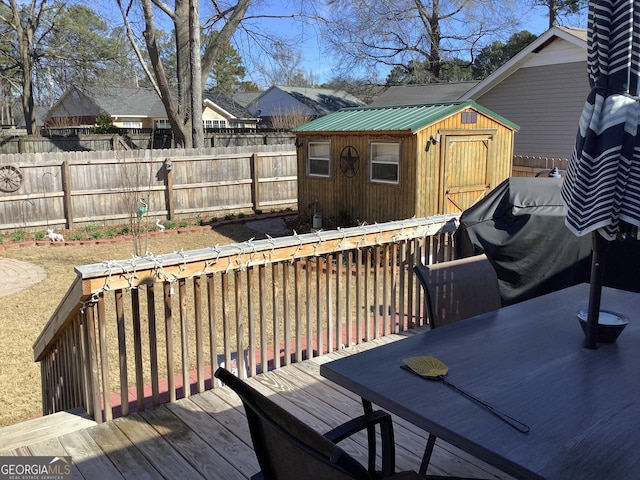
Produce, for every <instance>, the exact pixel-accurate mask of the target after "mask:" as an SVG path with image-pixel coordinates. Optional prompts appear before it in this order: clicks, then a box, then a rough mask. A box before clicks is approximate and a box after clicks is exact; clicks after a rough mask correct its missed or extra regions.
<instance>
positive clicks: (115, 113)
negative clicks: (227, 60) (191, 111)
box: [47, 86, 254, 119]
mask: <svg viewBox="0 0 640 480" xmlns="http://www.w3.org/2000/svg"><path fill="white" fill-rule="evenodd" d="M207 100H208V101H209V102H210V103H211V105H210V106H211V107H212V108H214V109H217V110H219V111H222V112H225V113H226V116H228V117H229V118H239V119H249V118H254V117H253V115H251V113H250V112H249V110H247V109H246V108H244V107H243V106H242V105H240V104H238V103H237V102H234V101H233V100H231V99H230V98H229V97H227V96H226V95H223V94H221V93H205V94H203V101H207ZM103 111H104V112H106V113H108V114H109V115H111V116H112V117H120V118H122V117H136V118H139V117H144V118H166V117H167V113H166V111H165V108H164V105H163V103H162V101H161V100H160V97H159V96H158V94H157V93H156V91H155V90H153V89H149V88H127V87H102V86H97V87H96V86H92V87H83V88H79V87H72V88H70V89H69V90H67V91H66V92H65V93H64V95H63V96H62V97H61V98H60V100H59V101H58V102H57V103H56V105H55V106H54V107H53V108H51V109H50V110H49V113H48V114H47V116H55V117H85V116H96V115H98V114H99V113H100V112H103Z"/></svg>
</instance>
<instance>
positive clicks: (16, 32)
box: [0, 0, 64, 134]
mask: <svg viewBox="0 0 640 480" xmlns="http://www.w3.org/2000/svg"><path fill="white" fill-rule="evenodd" d="M63 8H64V4H62V3H56V4H54V5H52V6H49V5H47V2H46V0H40V1H38V0H31V3H30V4H28V5H25V4H18V2H17V1H16V0H9V1H8V2H7V1H6V0H1V1H0V22H2V23H4V24H5V25H6V26H7V27H8V28H7V30H6V32H4V33H7V34H9V35H11V36H13V40H14V42H15V43H14V45H15V51H12V52H10V53H9V52H4V55H5V59H4V60H5V62H6V63H7V67H9V68H13V69H15V70H17V71H18V72H19V76H20V81H19V83H20V86H21V93H22V95H21V98H22V110H23V113H24V120H25V124H26V129H27V133H28V134H32V133H34V131H35V128H36V118H35V102H34V100H33V97H34V92H33V78H34V64H35V63H36V61H37V59H38V56H39V55H41V52H38V48H39V46H40V44H41V43H42V42H43V41H44V38H45V37H46V35H47V34H48V33H50V32H51V31H52V26H53V20H54V19H55V18H56V17H57V16H58V15H60V13H61V12H62V10H63ZM45 21H47V22H49V25H48V26H47V27H46V28H42V27H43V24H44V22H45ZM36 34H38V35H36ZM9 43H13V42H9ZM8 54H9V55H11V57H12V58H11V59H10V60H9V58H8V56H7V55H8Z"/></svg>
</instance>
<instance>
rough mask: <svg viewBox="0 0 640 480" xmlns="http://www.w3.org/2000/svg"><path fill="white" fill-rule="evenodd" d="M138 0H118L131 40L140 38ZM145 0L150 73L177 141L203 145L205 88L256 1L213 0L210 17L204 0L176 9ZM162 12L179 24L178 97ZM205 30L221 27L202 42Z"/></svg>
mask: <svg viewBox="0 0 640 480" xmlns="http://www.w3.org/2000/svg"><path fill="white" fill-rule="evenodd" d="M134 2H135V0H130V3H128V4H127V5H126V6H125V5H124V4H123V3H122V0H118V4H119V6H120V10H121V12H122V13H123V17H124V19H125V25H126V26H127V29H128V35H129V38H131V39H135V34H134V32H133V31H132V26H131V23H130V22H129V20H128V17H129V15H130V12H131V10H132V7H133V6H134ZM140 2H141V6H142V11H143V16H144V25H145V29H144V32H143V36H144V43H145V47H146V51H147V54H148V57H149V61H150V63H151V71H150V72H149V70H147V72H148V73H151V75H150V81H151V83H152V85H153V86H154V88H155V89H156V91H157V93H158V95H159V96H160V98H161V99H162V103H163V104H164V107H165V110H166V112H167V117H168V119H169V124H170V125H171V129H172V130H173V133H174V137H175V139H176V144H177V145H178V146H181V147H185V148H190V147H200V146H202V145H203V143H204V131H203V126H202V90H203V88H204V85H205V82H206V80H207V78H208V77H209V74H210V73H211V70H212V68H213V66H214V64H215V62H216V60H217V59H218V58H219V57H220V56H221V55H223V54H224V48H225V45H226V44H228V43H229V39H230V38H231V36H232V35H233V33H234V32H235V31H236V29H237V28H238V26H239V25H240V22H241V21H242V19H243V17H244V15H245V13H246V11H247V9H248V8H249V5H250V3H251V0H237V2H236V3H231V4H230V5H225V6H222V5H221V4H220V3H219V2H217V1H213V2H212V6H213V9H212V11H211V12H210V14H208V15H206V16H204V17H206V18H201V15H200V4H199V0H175V2H174V6H173V8H172V7H171V6H169V5H168V4H167V3H165V2H163V1H162V0H140ZM156 11H158V12H160V13H161V14H163V15H165V16H166V17H168V18H169V19H170V20H171V22H172V24H173V28H174V33H175V42H176V45H175V49H176V63H177V72H178V79H177V80H178V92H177V98H175V97H174V96H173V92H172V91H171V88H170V84H171V82H170V79H169V78H168V77H167V73H166V71H167V70H166V68H165V66H164V65H163V62H162V57H161V54H160V46H159V42H158V37H157V29H156V20H155V12H156ZM201 29H206V30H207V31H210V30H217V32H218V33H217V34H216V35H207V36H206V37H205V38H207V39H212V41H210V42H206V43H205V44H202V43H201V36H200V32H201ZM134 43H135V42H134ZM138 51H139V50H138ZM201 52H202V54H201ZM140 57H141V55H140ZM141 60H143V59H142V58H141Z"/></svg>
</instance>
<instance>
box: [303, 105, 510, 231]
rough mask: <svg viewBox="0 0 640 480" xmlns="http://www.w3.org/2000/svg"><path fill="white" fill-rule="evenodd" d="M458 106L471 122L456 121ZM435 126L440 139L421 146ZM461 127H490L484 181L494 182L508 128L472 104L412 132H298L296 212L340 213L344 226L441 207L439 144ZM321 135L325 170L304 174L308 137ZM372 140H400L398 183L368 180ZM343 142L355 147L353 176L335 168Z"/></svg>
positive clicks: (502, 169)
mask: <svg viewBox="0 0 640 480" xmlns="http://www.w3.org/2000/svg"><path fill="white" fill-rule="evenodd" d="M463 111H464V112H477V122H476V123H475V124H464V123H462V121H461V113H462V112H463ZM438 132H440V135H441V141H440V143H436V144H435V145H431V147H430V149H429V152H426V151H425V146H426V144H427V141H428V140H429V138H430V137H434V138H436V136H437V134H438ZM467 132H468V133H470V134H471V133H472V132H479V133H482V134H487V133H488V132H489V133H491V135H492V140H491V141H490V148H489V161H490V165H489V170H490V178H489V179H488V183H489V184H490V185H491V187H495V186H496V185H498V184H499V183H500V182H502V181H503V180H505V179H506V178H508V177H509V176H510V174H511V169H512V157H513V134H514V132H513V130H512V128H510V127H509V126H507V125H505V124H502V123H499V122H497V121H496V120H495V119H493V118H491V117H489V116H487V115H485V114H483V113H482V112H480V111H477V110H475V109H473V108H467V109H464V110H461V111H460V112H457V113H456V114H454V115H451V116H449V117H447V118H445V119H443V120H441V121H439V122H435V123H434V124H432V125H429V126H428V127H426V128H424V129H422V130H419V131H418V132H416V133H415V134H411V132H410V131H404V132H397V131H396V132H375V131H366V132H349V133H344V132H340V133H331V132H328V133H324V132H323V133H319V132H298V133H297V135H298V140H299V144H301V146H300V147H299V149H298V172H299V174H298V184H299V185H298V215H299V216H300V218H301V219H310V218H311V217H312V216H313V215H314V213H316V212H317V213H320V214H321V215H322V217H323V218H324V224H325V225H331V224H332V221H335V220H337V219H340V220H342V222H343V223H342V226H344V224H345V223H344V222H345V221H351V222H356V223H362V222H367V223H369V224H371V223H374V222H378V223H381V222H386V221H391V220H400V219H404V218H411V217H413V216H414V215H415V216H431V215H437V214H440V213H445V212H444V208H443V207H444V205H443V199H442V196H443V194H444V191H443V188H444V187H443V173H444V161H445V159H446V157H445V156H444V153H443V150H442V149H441V146H442V145H443V144H444V135H447V134H451V135H454V134H455V135H460V134H465V133H467ZM327 140H328V141H330V142H331V156H330V176H329V177H328V178H319V177H310V176H309V175H308V174H307V154H308V150H307V147H308V143H309V142H310V141H311V142H313V141H327ZM374 141H385V142H394V141H399V142H400V173H399V180H400V183H399V184H398V185H387V184H380V183H372V182H370V181H369V148H370V144H371V142H374ZM346 146H352V147H355V148H356V149H357V150H358V154H359V158H360V161H359V170H358V173H357V175H355V176H353V177H347V176H345V175H343V173H342V172H341V170H340V153H341V152H342V149H343V148H344V147H346ZM470 161H471V160H470ZM478 175H479V173H478ZM472 176H473V174H472ZM481 183H482V182H481ZM339 226H340V223H339Z"/></svg>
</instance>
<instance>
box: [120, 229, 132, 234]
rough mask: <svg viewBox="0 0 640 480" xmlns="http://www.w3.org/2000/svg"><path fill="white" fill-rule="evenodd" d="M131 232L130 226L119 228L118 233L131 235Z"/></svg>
mask: <svg viewBox="0 0 640 480" xmlns="http://www.w3.org/2000/svg"><path fill="white" fill-rule="evenodd" d="M130 232H131V231H130V230H129V227H122V228H121V229H120V230H118V235H129V233H130Z"/></svg>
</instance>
